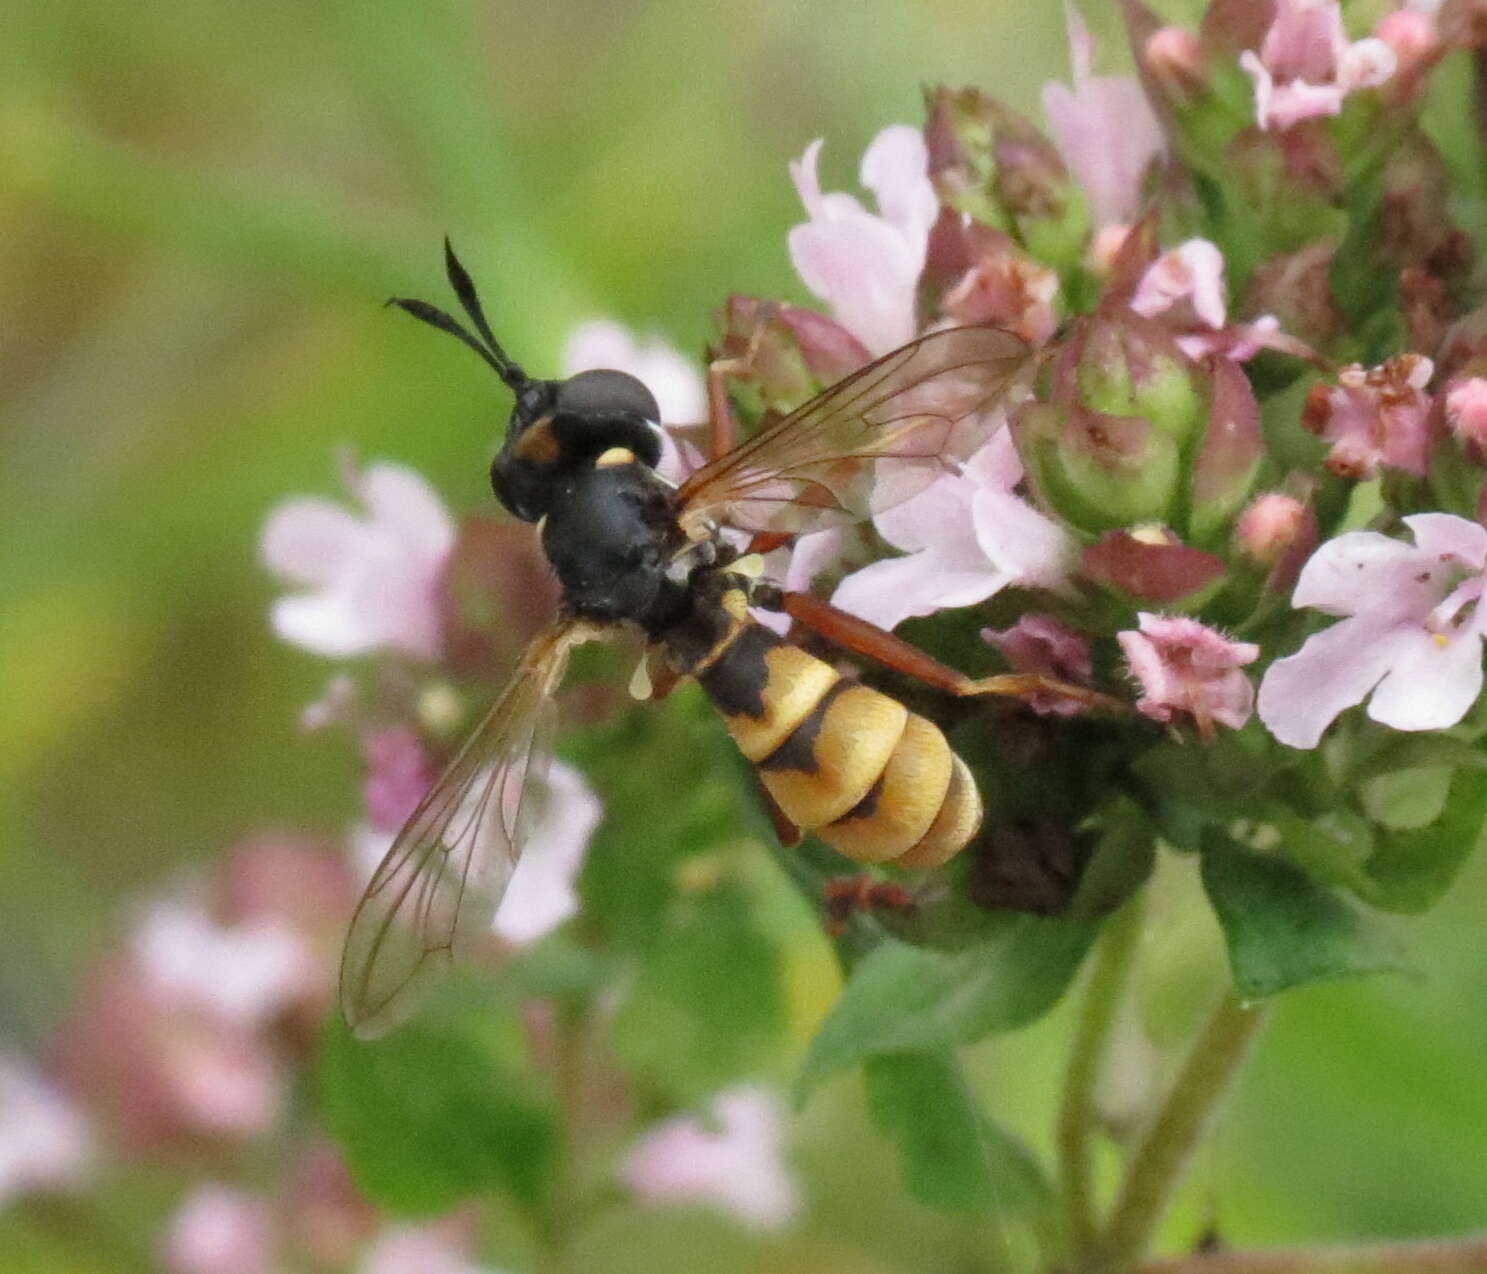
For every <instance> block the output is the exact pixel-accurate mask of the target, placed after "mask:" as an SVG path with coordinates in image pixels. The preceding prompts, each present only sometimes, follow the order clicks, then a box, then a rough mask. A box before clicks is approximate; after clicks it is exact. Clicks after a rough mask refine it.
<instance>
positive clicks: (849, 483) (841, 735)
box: [340, 242, 1079, 1036]
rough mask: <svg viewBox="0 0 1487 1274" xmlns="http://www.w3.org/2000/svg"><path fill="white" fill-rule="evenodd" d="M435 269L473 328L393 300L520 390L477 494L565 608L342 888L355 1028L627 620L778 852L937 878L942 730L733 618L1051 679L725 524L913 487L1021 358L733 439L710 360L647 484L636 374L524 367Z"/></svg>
mask: <svg viewBox="0 0 1487 1274" xmlns="http://www.w3.org/2000/svg"><path fill="white" fill-rule="evenodd" d="M445 265H446V272H447V274H448V277H449V281H450V284H451V286H452V287H453V289H454V292H455V295H456V296H457V297H458V299H459V302H460V304H461V306H462V308H463V310H464V312H465V314H466V316H467V317H468V319H469V321H470V324H471V327H470V328H467V327H466V326H465V325H464V324H463V323H461V322H460V321H458V320H457V319H455V318H453V317H452V316H451V315H449V314H448V313H446V312H445V311H443V310H440V309H438V308H436V307H435V306H432V305H430V304H428V303H427V302H423V301H415V300H408V299H404V298H394V299H393V300H392V301H391V302H389V304H394V305H397V306H398V307H400V308H401V309H403V310H405V311H406V312H408V313H409V314H412V315H413V316H414V317H416V318H418V319H421V320H422V321H424V322H426V323H429V324H431V325H433V326H434V327H437V328H439V329H440V330H441V331H444V332H447V333H449V334H450V335H452V336H454V337H456V338H457V339H459V340H460V341H461V342H463V343H464V344H465V345H467V346H469V347H470V348H471V349H472V350H474V351H475V353H477V354H478V355H479V356H480V357H481V358H482V359H484V361H485V362H486V363H487V364H489V365H490V367H491V368H492V369H493V370H494V371H495V372H496V374H497V375H498V376H499V377H500V378H501V380H502V381H503V382H504V383H505V384H506V385H507V386H508V387H509V388H510V389H511V391H512V392H513V393H514V394H515V397H516V402H515V405H514V407H513V409H512V412H511V419H510V424H509V426H508V429H507V433H506V437H505V440H504V442H503V443H502V445H501V447H500V450H499V452H498V453H497V455H496V457H495V459H494V461H493V463H492V466H491V484H492V487H493V489H494V491H495V494H496V496H497V498H498V499H499V500H500V501H501V503H502V504H503V505H505V507H506V508H507V509H508V510H509V511H510V512H511V513H513V514H514V515H515V516H516V517H518V518H522V519H524V520H526V521H528V522H534V523H536V524H537V526H538V528H539V530H540V535H541V542H542V547H543V549H544V551H545V553H546V556H547V558H548V560H549V561H550V562H551V564H552V566H553V568H554V570H555V572H556V574H557V576H558V580H559V582H560V584H561V588H562V603H561V607H560V613H559V617H558V618H557V619H556V620H555V622H554V623H553V624H552V625H551V626H550V627H549V628H548V629H547V630H546V631H545V632H544V633H543V634H542V635H540V636H538V637H537V638H536V639H535V640H534V641H533V642H532V643H531V644H530V646H529V647H528V649H527V650H526V652H525V654H524V655H523V656H522V658H521V661H520V665H519V667H518V668H517V671H516V674H515V676H514V677H513V678H512V680H511V682H510V683H509V684H508V686H507V688H506V690H505V691H504V693H503V694H502V695H501V696H500V698H499V699H498V700H497V702H496V704H495V706H494V707H492V708H491V710H490V712H489V713H488V714H487V716H486V717H485V719H484V720H483V721H482V722H481V724H480V725H479V726H478V727H477V729H476V730H475V732H474V734H473V735H472V737H471V738H470V739H469V740H468V741H467V742H466V743H465V744H464V746H463V747H462V748H461V749H460V750H459V752H458V753H457V754H456V756H455V757H454V759H453V761H452V762H451V763H450V765H449V767H448V768H447V770H446V771H445V772H444V774H443V775H442V777H441V778H440V779H439V780H438V782H437V783H435V784H434V786H433V787H432V788H431V790H430V791H429V793H428V795H427V796H425V797H424V799H423V801H422V803H421V804H420V805H419V806H418V808H417V809H416V810H415V811H414V813H413V815H412V816H411V817H410V818H409V820H408V822H407V824H406V825H405V826H404V827H403V829H402V831H401V832H400V833H399V834H398V836H397V838H396V840H395V841H394V843H393V845H392V847H391V848H390V849H389V850H388V852H387V855H386V857H385V858H384V859H383V861H382V863H381V865H380V866H379V867H378V869H377V871H376V873H375V874H374V876H373V878H372V880H371V882H370V884H369V885H368V887H367V889H366V892H365V894H364V896H363V897H362V900H361V902H360V904H359V906H358V908H357V911H356V914H355V916H354V917H353V919H352V922H351V928H350V932H349V935H348V937H347V941H346V948H345V953H344V956H343V958H342V964H341V982H340V996H341V1005H342V1009H343V1011H344V1013H345V1015H346V1018H347V1020H348V1021H349V1022H350V1023H351V1025H352V1026H353V1028H355V1029H356V1030H357V1032H358V1033H359V1034H362V1035H364V1036H370V1035H376V1034H379V1033H381V1032H382V1031H383V1030H385V1029H388V1028H389V1027H390V1026H392V1025H395V1024H396V1023H397V1022H398V1021H400V1020H401V1019H402V1018H403V1017H404V1016H406V1014H407V1013H408V1011H409V1010H410V1009H411V1007H412V1006H413V1004H414V1002H415V1001H416V998H417V995H418V992H419V991H420V989H421V987H422V984H423V983H424V982H425V981H426V980H427V977H428V975H429V974H430V973H431V972H432V971H434V970H435V969H436V968H438V967H439V966H440V965H442V964H444V963H446V962H447V961H448V960H449V959H450V958H451V957H452V956H453V955H454V954H455V953H456V947H457V945H459V944H463V943H466V942H468V941H470V940H471V939H472V938H476V937H478V936H479V935H481V934H483V933H485V932H488V930H489V925H490V920H491V917H492V916H493V915H494V912H495V907H496V905H497V903H498V902H499V900H500V897H501V895H502V893H503V891H504V890H505V887H506V885H507V883H508V882H509V880H510V878H511V875H512V872H513V870H514V867H515V864H516V861H517V856H518V855H519V853H520V851H521V848H522V843H523V839H524V836H525V834H526V829H527V826H528V824H529V823H530V822H531V820H532V815H533V811H532V808H531V807H532V804H533V801H534V797H533V792H534V790H535V789H538V788H540V786H541V785H540V783H539V782H538V779H539V777H540V775H541V774H542V772H543V769H544V766H545V765H546V763H547V760H548V756H549V754H550V748H551V742H552V733H553V729H552V727H553V720H554V711H553V703H552V695H553V692H554V691H555V689H556V688H557V686H558V684H559V682H560V681H561V679H562V677H563V672H564V669H565V666H566V664H567V660H568V655H569V652H570V651H571V650H572V649H573V648H574V647H575V646H577V645H579V644H581V643H583V642H587V641H593V640H601V639H604V638H607V637H610V636H613V635H616V634H617V633H620V632H623V631H625V630H627V629H628V630H631V631H636V632H638V633H639V634H641V636H642V637H643V639H644V641H645V643H646V649H647V654H648V656H649V657H650V658H651V660H652V662H653V664H654V665H655V666H656V667H657V669H658V670H659V671H660V672H661V673H662V675H664V676H665V677H667V678H668V679H670V680H672V681H675V680H678V679H682V678H687V677H690V678H694V679H695V680H696V681H697V682H698V683H699V684H700V685H701V687H702V689H703V690H704V692H705V693H706V694H707V696H708V697H709V698H710V699H711V701H712V703H713V704H714V705H715V706H716V707H717V709H718V711H719V712H720V713H721V715H722V717H723V719H724V722H725V724H726V725H727V728H728V730H729V732H730V733H731V734H732V736H733V738H734V740H735V741H736V742H737V744H738V746H739V748H740V750H741V751H742V753H743V755H744V756H745V757H746V758H747V759H748V760H749V761H750V762H751V763H752V764H753V765H754V767H755V768H756V771H757V773H758V776H759V778H760V780H761V781H762V784H763V787H764V789H765V791H766V792H767V794H768V797H769V798H770V801H771V803H772V804H773V806H774V807H775V810H774V812H775V814H776V816H777V823H778V824H779V825H780V826H781V827H782V830H783V831H784V832H785V833H786V834H790V833H793V835H794V838H795V839H798V837H799V833H800V831H802V830H803V831H810V832H812V833H814V834H815V835H816V836H818V837H820V838H821V839H822V840H823V841H825V842H826V843H827V844H829V845H831V846H833V847H834V848H836V849H838V850H839V851H840V852H842V853H843V854H845V855H847V856H848V857H850V858H854V859H857V860H859V861H862V862H867V863H885V862H889V863H893V864H894V865H896V866H903V867H932V866H937V865H938V864H940V863H943V862H945V861H946V860H947V859H949V858H950V857H951V856H952V855H954V854H955V853H957V852H958V851H959V850H960V849H961V848H962V847H964V846H965V844H966V843H967V842H968V841H969V840H970V838H971V837H972V836H973V835H974V834H975V833H976V830H977V828H978V826H979V824H980V822H981V814H982V808H981V800H980V796H979V794H978V793H977V790H976V784H975V781H974V780H973V778H972V777H971V774H970V771H969V770H968V769H967V767H966V765H965V763H964V762H963V761H962V760H961V759H960V758H959V757H958V756H957V755H956V754H955V753H954V752H953V751H952V750H951V748H950V745H949V744H948V743H947V742H946V739H945V736H944V735H943V734H942V733H941V731H940V730H939V728H938V727H937V726H936V725H934V724H933V723H932V722H930V721H929V720H927V719H926V718H924V717H922V716H919V715H917V714H915V713H913V712H910V711H909V709H908V708H906V707H905V706H904V705H903V704H901V703H899V702H898V701H897V700H895V699H892V698H890V697H888V696H887V695H884V694H881V693H879V692H878V691H876V690H874V689H871V688H869V687H868V686H866V685H864V684H862V683H861V682H859V681H857V680H856V679H854V678H852V677H847V676H842V675H841V674H839V673H838V672H837V670H836V669H835V668H833V667H832V666H831V665H829V664H827V663H825V662H823V661H821V660H819V659H816V658H814V657H813V656H812V655H810V654H808V653H806V651H805V650H803V649H801V648H800V647H799V646H797V645H794V644H792V643H791V642H789V641H787V640H785V639H784V638H782V637H779V636H777V635H776V634H775V633H774V632H773V631H772V630H770V629H769V628H767V627H765V626H763V625H761V624H759V623H757V622H755V621H754V620H752V619H751V618H750V616H749V608H750V606H763V607H765V608H768V609H773V610H777V611H783V612H784V613H786V614H788V615H790V616H792V617H793V618H794V619H795V620H796V621H797V622H798V623H800V624H803V625H805V626H807V627H810V628H813V629H816V630H817V631H819V632H821V633H822V634H823V635H825V636H827V637H828V638H830V639H831V640H833V641H835V642H837V643H838V644H839V645H842V646H844V647H846V648H847V649H849V650H852V651H855V652H857V653H860V654H864V655H866V656H868V657H871V658H874V659H877V660H879V661H880V662H883V663H886V664H888V665H890V666H892V667H894V668H897V669H899V670H900V671H902V672H905V673H908V674H911V675H913V676H916V677H919V678H921V679H923V680H925V681H927V682H929V683H930V684H931V685H933V686H936V687H938V688H940V689H942V690H947V691H949V692H951V693H953V694H981V693H1000V694H1013V695H1016V694H1027V693H1030V692H1032V691H1033V690H1036V689H1045V690H1046V689H1047V688H1048V687H1049V686H1050V685H1051V684H1053V685H1056V683H1049V682H1047V681H1046V680H1045V679H1042V678H1038V677H1034V676H1028V675H1008V676H1002V677H990V678H984V679H982V680H980V681H971V680H970V679H968V678H967V677H965V676H963V675H962V674H960V673H958V672H956V671H954V670H953V669H950V668H947V667H945V666H944V665H942V664H939V663H937V662H936V661H935V660H933V659H931V658H930V657H929V656H928V655H926V654H924V653H923V652H921V651H918V650H916V649H915V648H913V647H911V646H909V645H907V644H906V643H904V642H902V641H901V640H899V639H898V638H895V637H893V636H892V635H891V634H889V633H886V632H883V631H882V630H880V629H877V628H875V627H873V626H872V625H870V624H867V623H865V622H864V621H862V620H859V619H856V618H854V617H852V616H850V615H847V614H845V613H844V612H840V611H837V610H835V609H834V608H832V607H831V606H829V605H828V604H826V603H825V602H822V601H820V600H818V599H816V598H813V597H810V596H808V595H806V594H798V593H787V592H784V591H783V590H781V589H779V588H778V587H775V586H773V585H771V584H768V583H766V582H764V581H762V580H760V579H759V578H757V572H756V571H754V570H752V569H750V566H751V563H750V561H749V558H750V557H751V556H754V555H751V554H747V553H744V554H741V553H740V551H739V550H738V548H736V547H735V546H734V545H733V544H732V543H731V542H730V541H729V540H728V539H727V538H726V537H725V535H724V529H725V528H733V529H735V530H739V531H743V532H748V533H753V534H754V535H755V536H756V537H773V538H777V539H778V538H782V537H783V538H788V537H789V536H793V535H798V534H803V533H806V532H810V531H815V530H819V529H822V528H824V527H828V526H835V525H841V524H844V523H847V522H851V521H854V520H857V519H861V518H865V517H868V516H870V515H871V514H872V513H874V512H876V511H879V510H880V509H882V508H885V507H888V505H890V504H892V503H895V502H898V501H901V500H904V499H906V498H908V497H909V496H911V495H913V494H915V493H917V492H918V491H921V490H923V489H924V487H925V486H926V485H927V484H928V483H929V482H931V481H932V480H933V479H934V478H935V477H936V476H937V475H939V474H941V473H944V472H946V471H947V470H948V469H949V468H950V467H951V466H953V464H954V462H955V460H956V459H957V458H960V457H963V456H965V455H967V454H969V453H970V451H972V450H974V449H975V448H976V447H977V446H979V445H980V444H981V443H982V442H984V440H985V430H986V426H985V421H984V419H983V417H985V415H986V414H987V413H988V412H990V411H991V410H993V409H994V408H995V407H996V406H997V405H998V404H1000V403H1001V402H1002V401H1003V400H1004V399H1005V398H1006V396H1007V395H1008V393H1009V392H1010V391H1011V390H1012V389H1013V387H1014V386H1015V385H1017V384H1019V383H1020V382H1021V381H1023V380H1025V379H1026V378H1027V376H1028V375H1029V373H1030V371H1031V368H1032V367H1033V365H1034V363H1035V361H1036V360H1035V356H1034V355H1033V353H1032V352H1031V351H1030V349H1029V347H1028V346H1027V345H1026V344H1024V342H1023V341H1021V340H1020V339H1019V338H1018V337H1016V336H1014V335H1012V334H1011V333H1008V332H1005V331H1002V330H1000V329H998V328H992V327H961V328H952V329H947V330H943V331H938V332H933V333H931V334H929V335H927V336H924V337H921V338H920V339H918V340H917V341H914V342H913V343H911V344H909V345H906V346H904V347H903V348H902V349H899V350H896V351H894V352H893V353H890V354H888V355H886V356H884V357H882V358H880V359H878V360H877V361H876V362H873V363H870V364H868V365H867V366H866V367H863V368H862V369H861V370H859V371H857V372H855V373H853V374H851V375H849V376H847V377H846V378H845V379H844V380H842V381H839V382H838V383H837V384H835V385H832V386H831V387H830V388H828V389H826V390H825V391H824V392H822V393H821V394H820V395H818V396H817V397H816V398H814V399H812V400H811V401H810V402H807V403H806V404H805V405H804V406H802V407H800V408H798V409H797V410H795V411H793V412H791V413H789V414H788V415H786V416H783V417H780V418H777V419H774V420H773V421H766V422H765V424H764V425H763V427H762V428H761V430H760V431H759V432H758V433H757V434H756V435H755V436H754V437H752V438H750V439H749V440H747V441H745V442H743V443H741V444H738V445H734V441H733V437H732V416H731V411H730V410H729V408H728V404H727V397H726V385H725V382H724V380H723V375H724V374H726V371H727V370H729V369H728V368H727V367H726V366H720V365H718V364H715V365H714V368H713V369H712V371H711V372H710V374H709V401H710V413H709V414H710V416H711V417H712V420H711V424H712V430H713V438H712V455H711V459H710V460H708V461H707V462H706V463H704V464H703V465H702V466H701V467H700V468H699V469H697V470H696V471H695V472H694V473H693V474H692V475H691V476H690V477H688V478H687V479H686V480H685V481H683V482H682V483H681V485H680V486H673V485H672V484H670V483H668V482H667V481H665V480H664V479H662V478H661V477H660V476H659V475H658V474H657V473H656V471H655V466H656V464H657V462H658V460H659V458H660V456H661V452H662V437H663V435H662V433H661V428H660V425H659V424H658V420H659V416H660V413H659V410H658V409H657V406H656V401H655V399H654V398H653V397H652V395H651V393H650V391H649V390H648V389H647V388H646V387H645V386H644V385H643V384H641V382H640V381H639V380H637V379H635V378H634V377H632V376H629V375H627V374H626V373H624V372H620V371H612V370H611V371H587V372H582V373H580V374H578V375H575V376H572V377H569V378H568V379H566V380H540V379H536V378H534V377H531V376H528V375H527V374H526V372H524V371H523V370H522V368H521V367H520V366H518V365H517V364H516V363H515V362H513V361H512V360H511V359H510V358H509V357H508V356H507V355H506V353H505V351H504V350H503V349H502V348H501V346H500V344H499V343H498V342H497V341H496V339H495V336H494V335H493V334H492V332H491V328H490V325H489V323H488V322H487V321H486V317H485V314H484V311H483V310H482V308H481V304H480V300H479V297H478V295H477V293H476V290H475V286H474V284H473V282H472V281H471V279H470V276H469V275H468V273H467V272H466V271H465V269H464V267H463V266H462V265H461V264H460V262H459V260H458V259H457V258H456V256H455V255H454V252H453V250H452V249H451V248H450V247H449V245H448V243H447V242H446V244H445ZM757 560H758V559H757V556H754V561H755V562H756V563H757ZM1062 689H1065V690H1070V691H1071V692H1072V693H1076V694H1077V693H1079V691H1077V690H1072V689H1071V688H1068V687H1062ZM797 829H798V830H797Z"/></svg>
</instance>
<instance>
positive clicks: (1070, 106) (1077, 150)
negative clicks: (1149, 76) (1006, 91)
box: [1043, 5, 1165, 229]
mask: <svg viewBox="0 0 1487 1274" xmlns="http://www.w3.org/2000/svg"><path fill="white" fill-rule="evenodd" d="M1068 19H1069V60H1070V63H1071V64H1072V67H1073V73H1074V86H1073V88H1072V89H1071V88H1069V87H1068V86H1067V85H1063V84H1058V83H1054V82H1050V83H1047V84H1045V85H1044V86H1043V110H1044V112H1045V113H1046V114H1047V116H1048V126H1049V128H1050V129H1051V130H1052V132H1053V136H1054V140H1055V141H1056V142H1057V143H1058V148H1059V152H1060V153H1061V154H1062V155H1063V157H1064V162H1065V163H1066V164H1068V166H1069V171H1070V172H1072V173H1073V174H1074V177H1075V179H1076V180H1077V181H1078V182H1079V185H1080V186H1081V188H1082V189H1083V190H1084V193H1085V196H1086V197H1087V198H1088V199H1089V206H1090V212H1091V213H1092V214H1093V216H1094V221H1095V227H1096V229H1099V228H1101V227H1103V226H1108V225H1112V224H1114V223H1116V222H1128V221H1132V220H1134V219H1135V217H1136V214H1137V213H1138V212H1139V211H1140V210H1141V183H1142V181H1143V179H1144V178H1145V176H1146V170H1147V169H1148V168H1149V167H1150V166H1151V162H1152V160H1154V159H1155V158H1156V157H1157V156H1158V155H1160V154H1161V153H1162V152H1163V150H1164V149H1165V143H1164V141H1163V139H1162V128H1161V125H1160V124H1159V123H1158V122H1157V117H1156V115H1155V114H1154V113H1153V111H1152V109H1151V105H1150V103H1148V102H1147V100H1146V94H1145V93H1143V92H1142V91H1141V85H1140V84H1138V83H1137V82H1136V81H1135V80H1134V79H1131V78H1130V77H1129V76H1124V75H1091V74H1090V67H1091V65H1092V64H1093V62H1094V55H1095V45H1094V40H1093V39H1092V38H1091V37H1090V33H1089V28H1088V27H1086V26H1085V24H1084V19H1083V18H1081V17H1080V16H1079V14H1078V12H1077V11H1076V10H1075V9H1074V8H1073V6H1072V5H1071V6H1070V7H1069V9H1068Z"/></svg>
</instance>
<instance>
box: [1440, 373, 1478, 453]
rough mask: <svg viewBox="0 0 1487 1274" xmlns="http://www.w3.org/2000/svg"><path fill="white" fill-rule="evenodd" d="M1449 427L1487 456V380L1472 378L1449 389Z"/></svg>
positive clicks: (1447, 391)
mask: <svg viewBox="0 0 1487 1274" xmlns="http://www.w3.org/2000/svg"><path fill="white" fill-rule="evenodd" d="M1446 424H1447V425H1449V426H1450V428H1451V432H1452V433H1453V434H1455V435H1456V436H1457V437H1458V438H1460V439H1461V441H1462V442H1466V443H1470V444H1472V445H1474V446H1475V447H1477V448H1478V449H1479V450H1481V451H1483V452H1484V453H1487V379H1483V378H1482V377H1481V376H1471V377H1468V378H1467V379H1466V380H1461V381H1457V382H1456V383H1455V384H1453V385H1451V386H1450V387H1449V388H1448V389H1447V390H1446Z"/></svg>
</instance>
